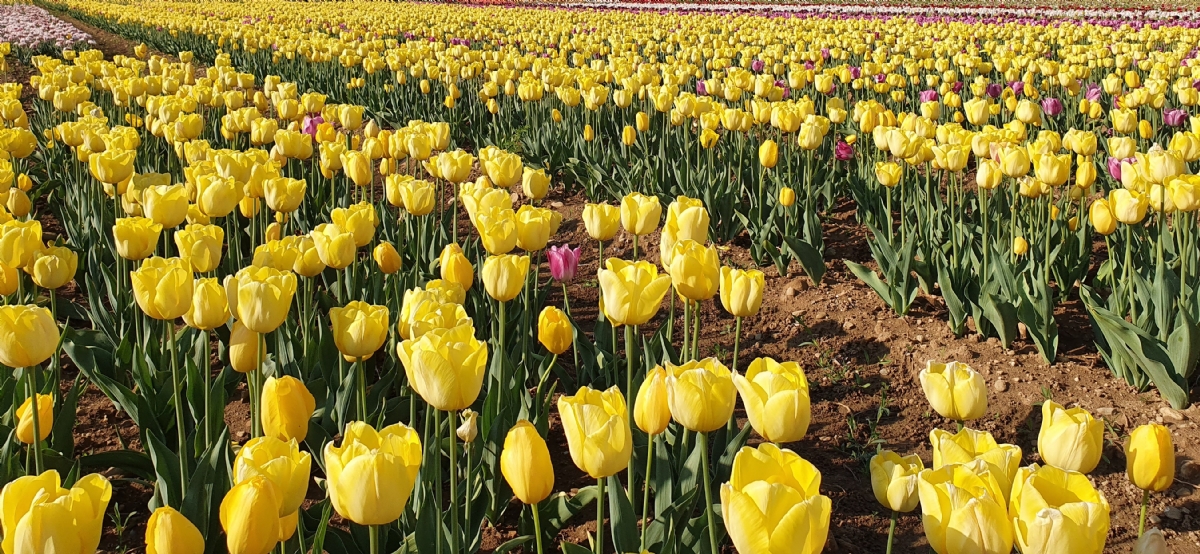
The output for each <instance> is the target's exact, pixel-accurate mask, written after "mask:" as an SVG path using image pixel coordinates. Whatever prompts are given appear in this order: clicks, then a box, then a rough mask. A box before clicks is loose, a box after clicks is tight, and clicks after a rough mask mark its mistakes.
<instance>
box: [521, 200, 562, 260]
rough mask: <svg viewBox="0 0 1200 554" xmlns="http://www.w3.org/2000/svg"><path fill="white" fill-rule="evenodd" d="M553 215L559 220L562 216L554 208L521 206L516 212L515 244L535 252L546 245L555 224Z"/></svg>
mask: <svg viewBox="0 0 1200 554" xmlns="http://www.w3.org/2000/svg"><path fill="white" fill-rule="evenodd" d="M555 216H557V217H558V218H559V221H561V219H562V216H561V215H558V213H557V212H555V211H554V210H550V209H547V208H535V207H533V206H530V205H528V204H526V205H524V206H521V207H520V209H518V210H517V213H516V222H517V246H519V247H521V250H524V251H526V252H536V251H538V250H541V249H543V248H545V247H546V243H547V242H549V241H550V235H552V234H553V233H554V230H555V228H556V227H557V224H556V223H555V221H554V219H555Z"/></svg>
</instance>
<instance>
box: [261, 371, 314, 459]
mask: <svg viewBox="0 0 1200 554" xmlns="http://www.w3.org/2000/svg"><path fill="white" fill-rule="evenodd" d="M251 355H252V356H253V354H251ZM316 407H317V403H316V400H315V399H314V398H313V395H312V393H310V392H308V388H307V387H305V386H304V382H302V381H300V380H299V379H297V378H295V377H291V376H288V375H285V376H283V377H279V378H275V377H268V378H267V381H266V383H264V384H263V390H262V406H261V411H262V429H263V435H264V436H267V437H274V438H276V439H279V440H281V441H290V440H295V441H297V442H303V441H304V438H305V437H306V436H308V421H309V420H310V419H312V414H313V410H315V409H316Z"/></svg>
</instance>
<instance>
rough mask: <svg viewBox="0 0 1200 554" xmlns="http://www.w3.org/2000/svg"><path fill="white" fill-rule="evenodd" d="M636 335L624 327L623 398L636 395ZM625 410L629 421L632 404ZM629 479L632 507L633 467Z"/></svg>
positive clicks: (628, 486) (630, 468) (631, 416)
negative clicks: (634, 387)
mask: <svg viewBox="0 0 1200 554" xmlns="http://www.w3.org/2000/svg"><path fill="white" fill-rule="evenodd" d="M635 334H637V329H636V328H635V327H633V326H631V325H626V326H625V397H626V398H636V397H637V394H635V393H634V391H633V368H634V358H635V357H636V356H637V350H636V348H637V347H636V345H635V344H634V335H635ZM626 404H627V410H628V411H629V419H633V403H631V402H627V403H626ZM628 471H629V479H627V482H626V483H625V485H626V487H627V488H628V493H629V504H630V505H631V506H632V505H634V498H633V494H634V487H633V483H634V477H635V475H634V474H633V466H629V468H628Z"/></svg>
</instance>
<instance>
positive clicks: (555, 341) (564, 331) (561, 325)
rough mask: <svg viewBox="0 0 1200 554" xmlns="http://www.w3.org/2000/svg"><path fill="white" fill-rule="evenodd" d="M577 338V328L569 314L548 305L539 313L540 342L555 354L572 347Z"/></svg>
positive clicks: (557, 354)
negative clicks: (568, 317) (568, 316)
mask: <svg viewBox="0 0 1200 554" xmlns="http://www.w3.org/2000/svg"><path fill="white" fill-rule="evenodd" d="M574 339H575V328H574V326H573V325H572V324H571V321H570V320H569V319H567V314H565V313H563V311H562V310H560V309H558V308H556V307H554V306H546V307H545V308H544V309H542V313H541V314H539V315H538V342H540V343H542V346H544V347H546V350H547V351H549V352H550V353H551V354H554V355H555V356H559V355H561V354H562V353H563V352H566V351H567V349H569V348H571V343H572V342H573V341H574Z"/></svg>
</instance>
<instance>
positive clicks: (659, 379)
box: [633, 366, 671, 436]
mask: <svg viewBox="0 0 1200 554" xmlns="http://www.w3.org/2000/svg"><path fill="white" fill-rule="evenodd" d="M633 420H634V422H635V423H637V426H638V428H639V429H641V430H642V432H644V433H646V434H647V435H651V436H653V435H657V434H660V433H662V432H663V431H666V430H667V424H669V423H671V405H670V403H669V402H668V401H667V372H666V370H665V369H663V368H662V366H658V367H655V368H654V369H652V370H650V371H648V372H647V373H646V380H645V381H642V386H641V388H639V389H638V393H637V399H636V400H635V402H634V403H633Z"/></svg>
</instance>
